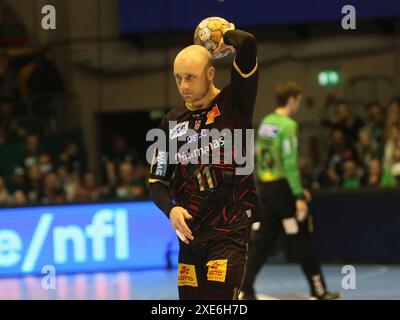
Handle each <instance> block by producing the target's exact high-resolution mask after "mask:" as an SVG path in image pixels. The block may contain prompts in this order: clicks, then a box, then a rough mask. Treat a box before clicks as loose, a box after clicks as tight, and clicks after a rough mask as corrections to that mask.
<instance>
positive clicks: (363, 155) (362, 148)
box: [356, 129, 382, 171]
mask: <svg viewBox="0 0 400 320" xmlns="http://www.w3.org/2000/svg"><path fill="white" fill-rule="evenodd" d="M358 136H359V138H358V142H357V144H356V150H357V155H358V158H359V161H360V164H361V165H362V169H363V170H364V171H367V170H368V167H369V163H370V161H371V160H372V159H374V158H381V157H382V148H381V147H380V146H379V145H378V144H377V143H376V141H374V140H372V139H371V136H370V135H369V131H368V130H366V129H361V130H360V132H359V135H358Z"/></svg>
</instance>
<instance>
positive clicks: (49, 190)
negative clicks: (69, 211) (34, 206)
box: [38, 172, 65, 204]
mask: <svg viewBox="0 0 400 320" xmlns="http://www.w3.org/2000/svg"><path fill="white" fill-rule="evenodd" d="M38 202H39V203H41V204H61V203H64V202H65V191H64V190H63V189H61V188H59V187H58V186H57V176H56V174H55V173H53V172H49V173H47V174H46V175H45V176H44V178H43V186H42V190H41V192H40V193H39V196H38Z"/></svg>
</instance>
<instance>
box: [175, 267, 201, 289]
mask: <svg viewBox="0 0 400 320" xmlns="http://www.w3.org/2000/svg"><path fill="white" fill-rule="evenodd" d="M178 286H179V287H182V286H190V287H197V286H198V284H197V277H196V268H195V266H194V265H193V264H184V263H179V264H178Z"/></svg>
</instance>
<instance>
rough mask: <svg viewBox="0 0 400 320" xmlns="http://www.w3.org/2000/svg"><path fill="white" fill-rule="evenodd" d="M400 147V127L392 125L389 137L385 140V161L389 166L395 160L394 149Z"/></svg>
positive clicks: (385, 164) (386, 165)
mask: <svg viewBox="0 0 400 320" xmlns="http://www.w3.org/2000/svg"><path fill="white" fill-rule="evenodd" d="M397 147H400V127H396V126H392V127H391V128H389V129H388V137H387V139H386V142H385V147H384V156H383V163H384V166H385V167H389V166H391V164H392V161H393V152H394V150H395V149H396V148H397Z"/></svg>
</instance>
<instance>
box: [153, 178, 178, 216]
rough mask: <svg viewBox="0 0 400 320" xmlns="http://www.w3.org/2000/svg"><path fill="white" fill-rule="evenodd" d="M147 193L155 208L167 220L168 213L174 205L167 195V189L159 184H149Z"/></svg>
mask: <svg viewBox="0 0 400 320" xmlns="http://www.w3.org/2000/svg"><path fill="white" fill-rule="evenodd" d="M149 192H150V196H151V198H152V199H153V201H154V203H155V204H156V206H157V207H158V208H160V210H162V211H163V212H164V213H165V215H166V216H167V218H169V213H170V211H171V209H172V208H173V207H175V204H174V203H173V201H172V199H171V197H170V195H169V192H168V187H167V186H166V185H164V184H162V183H161V182H153V183H149Z"/></svg>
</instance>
